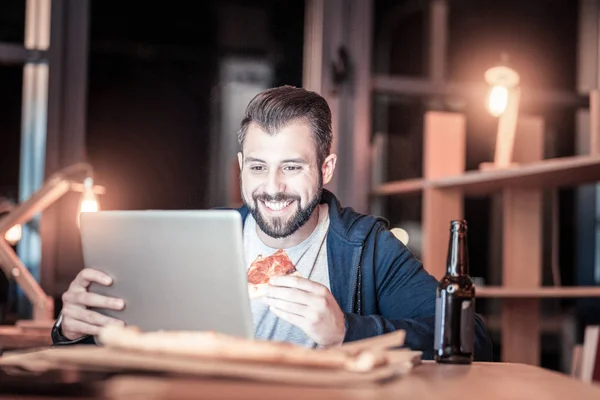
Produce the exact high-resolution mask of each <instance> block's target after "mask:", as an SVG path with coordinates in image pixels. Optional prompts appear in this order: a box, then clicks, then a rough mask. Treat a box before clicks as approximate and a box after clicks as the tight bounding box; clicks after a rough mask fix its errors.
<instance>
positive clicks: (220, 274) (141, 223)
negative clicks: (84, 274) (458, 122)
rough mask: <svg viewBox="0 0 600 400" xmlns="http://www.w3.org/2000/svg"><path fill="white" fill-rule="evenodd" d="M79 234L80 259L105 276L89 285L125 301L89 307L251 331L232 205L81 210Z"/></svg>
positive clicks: (176, 325)
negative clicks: (104, 281) (107, 280)
mask: <svg viewBox="0 0 600 400" xmlns="http://www.w3.org/2000/svg"><path fill="white" fill-rule="evenodd" d="M81 242H82V250H83V257H84V267H85V268H94V269H97V270H100V271H103V272H105V273H107V274H108V275H110V276H111V277H112V278H113V284H112V285H111V286H109V287H107V286H102V285H99V284H94V283H93V284H92V285H91V286H90V288H89V291H90V292H93V293H98V294H102V295H105V296H110V297H117V298H121V299H123V300H124V301H125V308H124V309H123V310H120V311H114V310H107V309H96V311H98V312H101V313H102V314H105V315H109V316H112V317H115V318H118V319H120V320H122V321H124V322H125V323H126V324H127V325H133V326H137V327H139V328H140V329H141V330H143V331H156V330H200V331H206V330H211V331H216V332H222V333H227V334H230V335H236V336H240V337H245V338H252V337H253V336H254V329H253V322H252V313H251V309H250V299H249V295H248V286H247V277H246V264H245V261H244V246H243V240H242V220H241V215H240V214H239V212H237V211H235V210H198V211H185V210H177V211H175V210H144V211H137V210H135V211H126V210H122V211H99V212H93V213H82V214H81Z"/></svg>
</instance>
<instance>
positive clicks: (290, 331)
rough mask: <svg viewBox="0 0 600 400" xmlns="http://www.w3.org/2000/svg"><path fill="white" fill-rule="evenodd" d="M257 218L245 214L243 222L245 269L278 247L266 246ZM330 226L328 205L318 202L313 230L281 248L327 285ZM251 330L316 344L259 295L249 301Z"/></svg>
mask: <svg viewBox="0 0 600 400" xmlns="http://www.w3.org/2000/svg"><path fill="white" fill-rule="evenodd" d="M256 229H257V226H256V221H255V220H254V218H253V217H252V214H248V216H247V217H246V222H245V225H244V250H245V253H246V263H247V265H246V269H248V268H250V265H251V264H252V262H253V261H254V260H255V259H256V257H257V256H258V255H262V256H263V257H267V256H269V255H271V254H273V253H274V252H276V251H277V250H279V249H274V248H272V247H269V246H266V245H265V244H264V243H263V242H262V241H261V240H260V239H259V237H258V235H257V233H256ZM328 230H329V208H328V206H327V204H320V205H319V222H318V224H317V227H316V228H315V230H314V231H313V233H312V234H311V235H310V236H309V237H308V238H306V239H305V240H304V241H303V242H302V243H299V244H298V245H296V246H294V247H291V248H288V249H284V250H285V251H286V253H287V254H288V256H289V257H290V259H291V260H292V262H293V263H294V265H295V266H296V270H297V271H298V272H299V273H300V274H301V275H302V277H304V278H308V279H310V280H312V281H315V282H318V283H320V284H322V285H324V286H326V287H327V288H329V271H328V265H327V245H326V239H327V232H328ZM251 307H252V318H253V320H254V334H255V337H256V338H257V339H266V340H275V341H286V342H292V343H296V344H299V345H302V346H306V347H315V346H316V344H315V343H314V341H312V340H311V339H310V338H309V337H307V336H306V335H305V334H304V332H303V331H302V330H301V329H300V328H298V327H296V326H294V325H292V324H290V323H288V322H287V321H285V320H282V319H280V318H279V317H277V316H276V315H275V314H273V313H272V312H270V311H269V306H268V305H267V304H265V303H264V301H263V300H262V299H261V298H258V299H253V300H252V301H251Z"/></svg>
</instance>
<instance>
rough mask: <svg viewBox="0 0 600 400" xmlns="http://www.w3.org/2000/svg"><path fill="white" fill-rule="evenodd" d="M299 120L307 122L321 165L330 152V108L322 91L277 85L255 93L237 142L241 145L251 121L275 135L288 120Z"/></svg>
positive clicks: (247, 109)
mask: <svg viewBox="0 0 600 400" xmlns="http://www.w3.org/2000/svg"><path fill="white" fill-rule="evenodd" d="M299 120H300V121H305V122H307V123H308V124H310V127H311V130H312V133H313V136H314V139H315V144H316V147H317V162H318V163H319V167H321V166H322V164H323V162H324V161H325V158H327V156H328V155H329V154H330V153H331V142H332V140H333V134H332V133H331V110H330V109H329V105H328V104H327V101H326V100H325V99H324V98H323V97H322V96H321V95H319V94H318V93H315V92H311V91H308V90H306V89H302V88H296V87H293V86H280V87H276V88H272V89H267V90H265V91H263V92H261V93H259V94H257V95H256V96H254V98H253V99H252V100H251V101H250V103H248V107H246V113H245V115H244V118H243V119H242V122H241V124H240V130H239V131H238V142H239V144H240V146H241V147H242V146H243V145H244V139H245V138H246V133H247V132H248V126H250V124H251V123H252V122H254V123H255V124H258V125H259V126H260V127H261V129H263V130H265V131H266V132H267V133H268V134H270V135H274V134H276V133H277V131H279V130H280V129H282V128H284V127H285V126H286V125H288V124H289V123H291V122H295V121H299Z"/></svg>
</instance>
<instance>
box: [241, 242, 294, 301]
mask: <svg viewBox="0 0 600 400" xmlns="http://www.w3.org/2000/svg"><path fill="white" fill-rule="evenodd" d="M278 275H298V276H299V275H300V273H299V272H298V271H297V270H296V267H295V266H294V263H292V260H290V258H289V257H288V255H287V253H286V252H285V250H283V249H279V250H277V251H276V252H275V253H273V254H272V255H270V256H268V257H263V256H262V255H259V256H258V257H256V260H254V261H253V262H252V264H251V265H250V268H248V293H249V294H250V298H251V299H254V298H257V297H260V296H264V295H265V291H266V289H267V285H268V284H269V280H270V279H271V277H273V276H278Z"/></svg>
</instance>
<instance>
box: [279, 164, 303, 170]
mask: <svg viewBox="0 0 600 400" xmlns="http://www.w3.org/2000/svg"><path fill="white" fill-rule="evenodd" d="M301 168H302V167H300V166H298V165H287V166H285V167H283V169H284V170H285V171H298V170H300V169H301Z"/></svg>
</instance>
